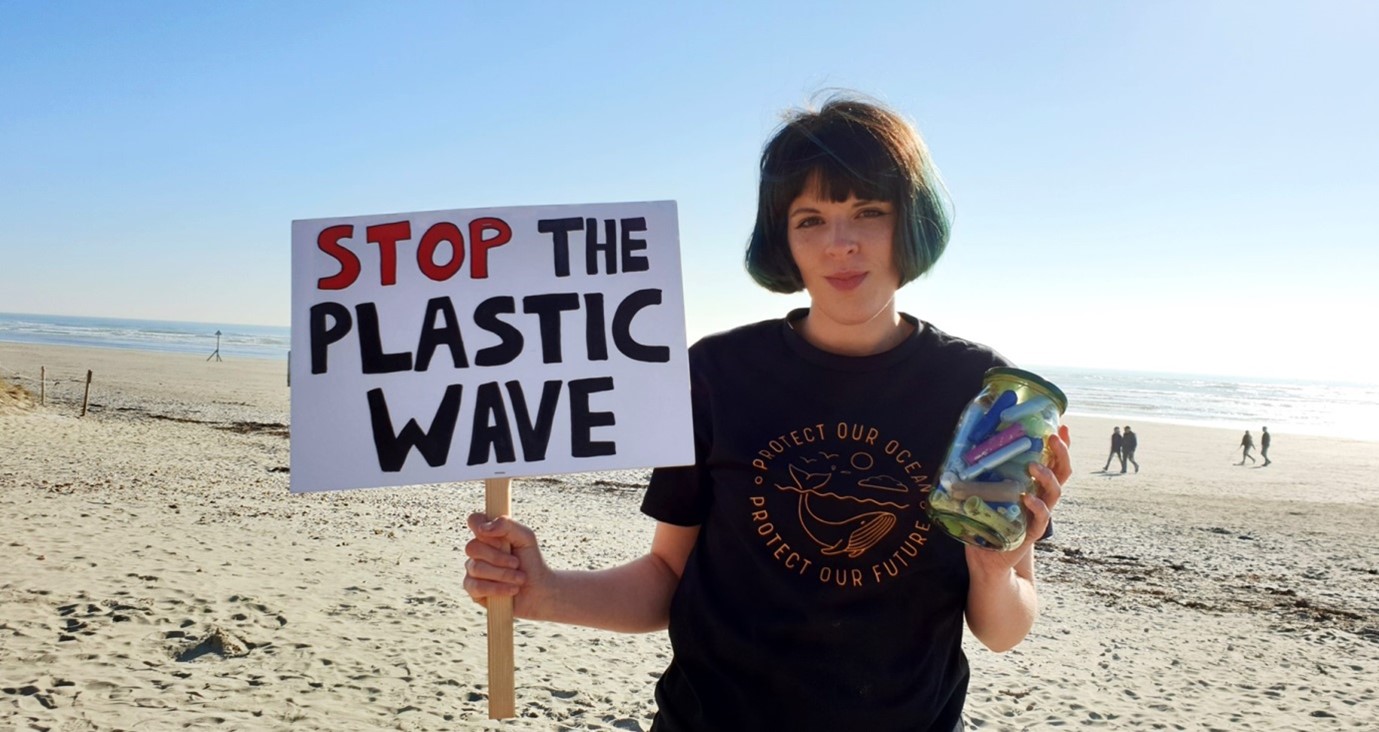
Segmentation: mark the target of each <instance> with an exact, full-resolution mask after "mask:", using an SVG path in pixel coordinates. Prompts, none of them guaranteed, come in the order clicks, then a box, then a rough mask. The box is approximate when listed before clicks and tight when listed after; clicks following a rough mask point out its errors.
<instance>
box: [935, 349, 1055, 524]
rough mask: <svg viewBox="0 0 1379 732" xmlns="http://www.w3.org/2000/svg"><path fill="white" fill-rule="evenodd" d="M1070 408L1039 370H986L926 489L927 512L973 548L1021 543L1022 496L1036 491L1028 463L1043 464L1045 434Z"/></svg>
mask: <svg viewBox="0 0 1379 732" xmlns="http://www.w3.org/2000/svg"><path fill="white" fill-rule="evenodd" d="M1067 408H1068V398H1067V397H1066V396H1064V395H1063V392H1062V390H1060V389H1059V388H1058V387H1057V386H1054V385H1053V384H1051V383H1049V382H1048V381H1045V380H1044V379H1042V378H1040V377H1039V376H1038V375H1036V374H1033V373H1030V372H1028V371H1024V370H1022V369H1014V368H1004V367H997V368H993V369H989V370H987V372H986V374H985V375H984V376H983V377H982V390H981V392H979V393H978V394H977V396H976V397H974V398H973V399H972V401H971V402H970V403H968V405H967V408H966V409H965V410H963V413H962V417H961V418H959V420H958V426H957V428H956V429H955V430H954V431H953V442H952V444H951V445H950V446H949V448H948V455H947V456H946V457H945V458H944V460H943V469H942V471H940V474H939V482H938V485H935V486H934V488H933V490H931V491H930V492H929V516H930V518H932V519H933V520H934V521H935V522H936V523H937V524H938V525H939V526H940V527H942V529H943V530H944V532H945V533H947V534H948V535H950V536H952V537H953V538H955V539H957V540H959V541H961V542H964V543H966V544H972V545H973V546H979V547H982V548H985V549H995V550H997V551H1010V550H1011V549H1015V548H1016V547H1019V546H1020V545H1021V544H1022V543H1024V541H1025V529H1026V527H1027V526H1028V524H1029V515H1028V511H1027V510H1026V509H1025V505H1024V502H1023V501H1022V500H1021V496H1023V495H1025V494H1026V493H1033V492H1035V491H1036V487H1035V482H1034V478H1033V477H1031V476H1030V474H1029V467H1028V466H1029V464H1030V463H1032V462H1038V463H1042V464H1044V465H1047V464H1048V462H1049V456H1050V451H1049V448H1048V440H1049V438H1050V437H1052V436H1055V435H1057V434H1058V426H1059V420H1060V418H1061V417H1062V415H1063V412H1064V411H1065V410H1066V409H1067Z"/></svg>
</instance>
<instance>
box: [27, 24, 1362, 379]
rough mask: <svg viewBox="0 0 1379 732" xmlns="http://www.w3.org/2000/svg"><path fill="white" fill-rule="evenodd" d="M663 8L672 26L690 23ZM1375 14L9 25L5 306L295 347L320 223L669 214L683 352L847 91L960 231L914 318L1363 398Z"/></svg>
mask: <svg viewBox="0 0 1379 732" xmlns="http://www.w3.org/2000/svg"><path fill="white" fill-rule="evenodd" d="M672 5H673V7H661V6H672ZM1376 75H1379V3H1372V2H1361V1H1360V0H1353V1H1349V2H1343V1H1335V2H1331V1H1328V2H1312V1H1307V0H1298V1H1296V2H1257V1H1254V0H1240V1H1238V2H1201V1H1192V2H1113V3H1100V2H985V3H962V2H914V1H912V0H911V1H906V2H889V3H861V2H859V3H843V2H827V3H825V2H790V3H781V2H750V3H738V2H734V3H727V2H724V3H712V2H696V3H676V4H670V3H632V2H626V3H616V4H615V3H601V2H586V3H548V4H537V3H522V2H511V3H489V2H434V3H432V2H405V3H384V2H375V3H346V2H330V3H327V2H289V3H281V2H233V3H188V2H127V3H126V2H121V3H106V2H99V3H98V2H30V1H19V0H0V311H6V312H33V313H56V314H76V315H110V316H119V317H133V318H152V319H175V320H196V321H205V322H209V323H255V324H270V325H286V324H287V323H288V321H289V315H290V314H289V307H290V303H289V298H290V294H289V290H290V287H289V252H288V248H289V236H290V234H289V229H290V222H291V221H292V220H293V219H299V218H316V217H328V216H345V215H357V214H368V213H387V212H402V211H418V210H430V209H447V208H471V207H481V206H508V205H526V204H547V203H587V202H602V201H635V200H660V199H674V200H676V201H678V202H679V210H680V226H681V245H682V256H683V260H684V271H685V293H686V306H687V311H688V328H689V334H690V337H691V339H693V338H696V337H698V336H700V335H704V334H706V333H709V332H712V331H715V330H720V329H723V328H727V327H730V326H733V325H737V324H739V323H743V322H747V321H749V320H757V319H761V318H767V317H774V316H778V315H780V314H783V313H784V312H785V311H786V310H787V309H788V308H790V307H794V306H797V305H800V304H803V302H804V299H803V296H796V297H786V296H780V295H771V294H769V293H766V292H765V291H762V290H759V289H757V288H756V287H755V286H754V285H752V284H751V281H750V280H749V279H748V277H747V276H746V274H745V272H744V271H743V269H742V265H741V252H742V245H743V242H744V241H745V238H746V236H747V233H748V231H749V228H750V224H751V219H752V215H753V206H754V201H755V169H756V163H757V156H758V154H759V151H760V147H761V144H762V142H763V141H764V140H765V139H766V138H767V136H768V135H769V134H770V133H771V131H772V130H773V129H774V128H775V126H776V124H777V123H778V121H779V115H780V112H781V111H782V110H783V109H786V108H788V107H792V106H799V105H802V104H807V103H808V102H809V101H810V100H811V98H812V97H815V96H816V93H817V92H819V91H820V90H823V89H828V88H833V87H841V88H847V89H853V90H857V91H860V92H864V93H866V94H869V95H871V96H874V97H876V98H878V99H880V100H882V101H885V102H887V103H889V104H891V105H892V106H894V107H896V108H898V109H900V110H901V111H902V112H903V113H905V114H906V115H907V116H909V117H910V118H911V119H912V120H914V121H915V123H916V124H917V126H918V127H919V128H920V129H921V130H922V132H923V133H924V135H925V136H926V138H927V140H928V142H929V145H930V148H931V149H932V151H933V154H934V156H935V159H936V160H937V162H938V165H939V167H940V169H941V170H942V172H943V175H944V177H945V179H946V181H947V183H948V186H949V188H950V191H951V194H952V197H953V200H954V202H955V205H956V211H957V218H956V226H955V234H954V239H953V241H952V244H951V246H950V249H949V252H948V254H947V255H946V256H945V258H944V260H943V261H941V262H940V263H939V265H938V267H937V268H936V269H935V270H934V271H933V272H932V273H931V274H930V275H929V276H928V277H926V278H924V279H921V280H920V281H918V282H916V283H915V284H913V285H911V286H909V287H907V288H906V289H905V290H903V291H902V293H901V296H900V304H901V307H902V309H903V310H905V311H907V312H911V313H913V314H915V315H917V316H919V317H921V318H924V319H927V320H930V321H932V322H934V323H935V324H937V325H938V326H940V327H942V328H944V329H945V330H948V331H950V332H952V333H955V334H958V335H962V336H965V337H969V338H973V339H975V340H980V341H983V342H986V343H989V344H990V345H992V346H994V347H996V348H997V349H999V350H1001V351H1002V352H1004V353H1005V354H1006V355H1008V356H1010V357H1012V358H1014V359H1015V360H1017V361H1019V362H1021V363H1025V364H1032V365H1040V364H1042V365H1074V366H1076V365H1084V366H1092V367H1106V368H1120V369H1132V370H1166V371H1187V372H1207V373H1224V374H1241V375H1292V376H1298V377H1321V378H1326V377H1350V378H1365V379H1367V380H1372V379H1373V374H1374V366H1373V364H1374V358H1373V354H1374V353H1375V352H1376V351H1377V350H1379V349H1376V348H1375V346H1374V345H1373V344H1372V336H1371V335H1370V334H1371V333H1372V332H1373V330H1374V328H1373V326H1372V325H1370V324H1368V321H1370V320H1372V319H1373V318H1374V316H1375V314H1376V313H1379V307H1376V306H1377V305H1379V294H1376V293H1379V286H1376V284H1375V282H1374V280H1375V278H1376V273H1377V272H1379V252H1377V251H1376V250H1377V249H1379V214H1376V211H1379V205H1376V199H1379V134H1376V132H1375V129H1376V120H1379V79H1376Z"/></svg>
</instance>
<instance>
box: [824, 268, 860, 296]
mask: <svg viewBox="0 0 1379 732" xmlns="http://www.w3.org/2000/svg"><path fill="white" fill-rule="evenodd" d="M866 278H867V273H866V272H842V273H840V274H836V275H830V276H828V277H825V278H824V279H825V280H828V284H830V285H833V287H834V289H838V290H843V291H844V292H846V291H848V290H855V289H857V288H858V286H860V285H861V284H862V280H864V279H866Z"/></svg>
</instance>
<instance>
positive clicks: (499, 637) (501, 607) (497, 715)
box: [484, 478, 517, 719]
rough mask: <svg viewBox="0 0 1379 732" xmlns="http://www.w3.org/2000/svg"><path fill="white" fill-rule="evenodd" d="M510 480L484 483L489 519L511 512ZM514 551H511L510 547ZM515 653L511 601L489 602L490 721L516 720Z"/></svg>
mask: <svg viewBox="0 0 1379 732" xmlns="http://www.w3.org/2000/svg"><path fill="white" fill-rule="evenodd" d="M511 485H512V479H511V478H489V479H487V480H485V481H484V513H486V514H488V517H489V518H490V519H493V518H497V517H499V516H505V515H507V514H508V513H510V512H511V510H512V506H511V503H510V502H509V490H508V489H509V488H510V487H511ZM508 548H509V549H511V547H508ZM513 667H514V663H513V653H512V598H511V597H490V598H488V718H489V719H508V718H511V717H514V716H517V706H516V698H515V697H516V694H515V689H514V681H513V676H514V668H513Z"/></svg>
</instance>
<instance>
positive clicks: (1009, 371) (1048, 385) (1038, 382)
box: [982, 366, 1068, 414]
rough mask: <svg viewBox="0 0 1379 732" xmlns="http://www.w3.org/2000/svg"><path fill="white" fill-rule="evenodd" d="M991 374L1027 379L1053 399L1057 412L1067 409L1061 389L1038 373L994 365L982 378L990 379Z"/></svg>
mask: <svg viewBox="0 0 1379 732" xmlns="http://www.w3.org/2000/svg"><path fill="white" fill-rule="evenodd" d="M993 376H1009V377H1011V378H1015V379H1020V380H1022V381H1027V382H1029V384H1030V385H1031V386H1033V387H1035V388H1036V389H1038V390H1040V391H1042V392H1044V393H1045V394H1047V395H1048V397H1049V398H1050V399H1052V400H1053V401H1054V404H1057V405H1058V413H1059V414H1062V413H1063V412H1065V411H1067V409H1068V397H1067V395H1066V394H1064V393H1063V390H1062V389H1059V388H1058V387H1057V386H1054V384H1053V382H1051V381H1048V380H1046V379H1045V378H1044V377H1042V376H1040V375H1039V374H1036V373H1034V372H1032V371H1026V370H1024V369H1017V368H1010V367H1007V366H994V367H992V368H989V369H987V370H986V375H984V376H983V377H982V379H983V380H984V381H985V380H990V379H991V377H993Z"/></svg>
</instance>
